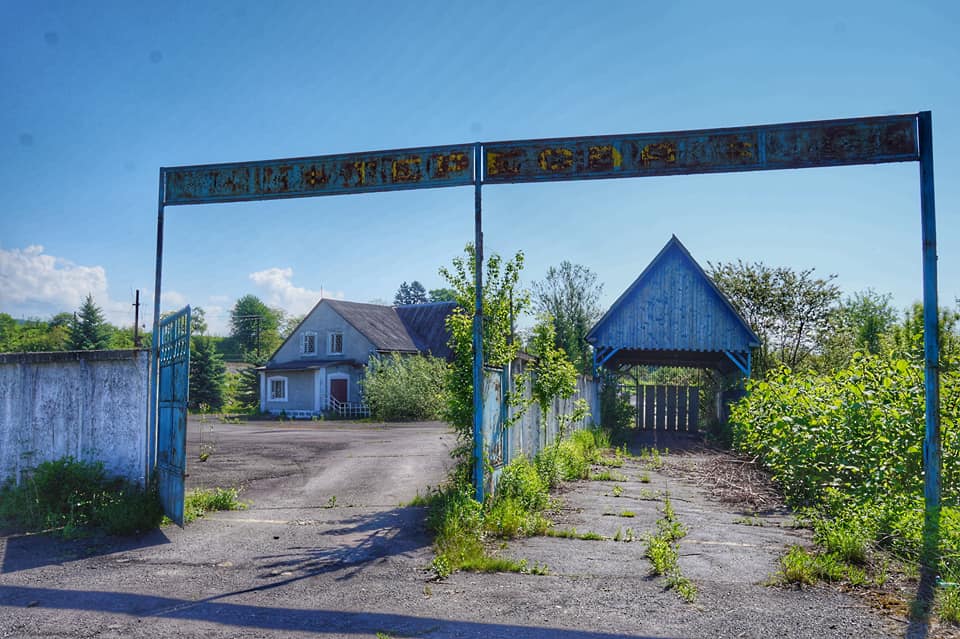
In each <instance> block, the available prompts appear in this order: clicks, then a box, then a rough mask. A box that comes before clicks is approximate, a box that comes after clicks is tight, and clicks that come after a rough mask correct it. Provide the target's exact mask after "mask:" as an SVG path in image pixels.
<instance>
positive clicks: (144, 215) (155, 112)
mask: <svg viewBox="0 0 960 639" xmlns="http://www.w3.org/2000/svg"><path fill="white" fill-rule="evenodd" d="M958 33H960V5H958V4H957V3H955V2H951V1H946V0H944V1H941V2H913V3H909V4H907V3H899V2H878V1H871V2H838V1H837V0H834V1H833V2H806V3H777V2H769V0H767V1H765V2H756V3H746V2H743V3H737V2H733V3H717V2H712V1H711V2H675V3H662V2H658V3H653V2H610V3H598V4H593V3H584V2H570V3H564V2H543V3H535V2H512V3H510V2H503V3H493V2H472V3H469V4H468V3H460V2H449V1H448V2H432V1H424V2H419V3H392V2H376V1H373V2H366V3H336V2H279V3H262V2H258V3H253V2H240V1H231V2H189V3H188V2H163V3H151V4H149V5H143V4H140V3H110V2H56V3H50V2H23V3H9V4H6V5H5V8H4V19H3V20H2V21H0V87H3V88H2V90H0V194H2V199H0V312H7V313H10V314H12V315H14V316H15V317H29V316H40V317H47V316H49V315H51V314H52V313H55V312H58V311H64V310H66V311H70V310H74V309H75V308H76V307H77V306H78V305H79V303H80V301H81V299H82V297H83V296H84V295H86V294H87V293H88V292H91V293H93V294H94V296H95V298H96V300H97V302H98V304H100V305H101V306H103V307H104V309H105V310H106V311H107V315H108V318H109V319H110V320H111V321H112V322H114V323H117V324H125V325H130V324H132V321H133V320H132V306H131V303H132V302H133V294H134V293H133V292H134V290H135V289H137V288H139V289H141V291H142V292H141V295H142V297H143V298H144V301H145V306H144V309H143V311H142V312H143V313H145V314H146V316H147V317H149V316H150V314H151V313H152V295H153V293H152V291H153V279H154V261H155V242H156V199H157V179H158V169H159V167H160V166H175V165H182V164H200V163H208V162H228V161H242V160H258V159H270V158H282V157H294V156H304V155H321V154H328V153H345V152H354V151H368V150H378V149H390V148H403V147H410V146H426V145H434V144H436V145H441V144H456V143H462V142H473V141H489V140H505V139H518V138H519V139H523V138H538V137H556V136H574V135H591V134H614V133H634V132H645V131H668V130H678V129H696V128H713V127H723V126H736V125H748V124H762V123H772V122H790V121H798V120H815V119H828V118H841V117H854V116H867V115H882V114H889V113H910V112H916V111H919V110H927V109H929V110H932V111H933V120H934V151H935V167H936V178H937V180H936V189H937V192H936V196H937V217H938V239H939V254H940V298H941V303H943V304H948V305H953V304H954V300H955V298H956V297H957V296H960V286H958V281H960V277H958V276H960V221H958V215H957V213H958V207H960V183H958V180H957V175H958V169H960V162H958V160H957V159H956V156H957V152H956V150H957V149H960V101H958V98H960V37H958V36H957V34H958ZM917 173H918V169H917V166H916V164H897V165H882V166H867V167H847V168H834V169H808V170H801V171H788V172H783V171H775V172H762V173H744V174H728V175H704V176H682V177H664V178H645V179H632V180H631V179H625V180H605V181H589V182H571V183H552V184H534V185H508V186H488V187H486V188H485V189H484V231H485V241H486V245H487V249H488V250H496V251H498V252H500V253H501V254H512V253H513V252H514V251H516V250H518V249H522V250H523V251H524V252H525V254H526V257H527V267H526V269H525V279H526V280H527V282H528V283H529V282H531V281H533V280H537V279H540V278H542V277H543V275H544V273H545V271H546V270H547V268H548V267H549V266H551V265H556V264H559V262H560V261H562V260H565V259H566V260H571V261H573V262H577V263H581V264H585V265H587V266H589V267H590V268H591V269H593V270H594V271H595V272H596V273H597V274H598V275H599V277H600V279H601V281H603V282H604V285H605V299H604V300H603V302H604V304H609V303H611V302H612V301H613V300H614V299H616V297H617V296H618V295H619V294H620V292H621V291H622V290H623V289H624V288H625V287H627V286H628V285H629V284H630V282H632V281H633V279H634V278H636V277H637V275H639V273H640V271H641V270H642V269H643V267H644V266H645V265H646V264H647V263H648V262H649V260H650V259H652V258H653V256H654V255H655V254H656V253H657V251H659V249H660V248H661V247H662V246H663V244H664V243H665V242H666V241H667V240H668V239H669V238H670V235H671V234H676V235H677V236H678V237H679V238H680V239H681V240H682V241H683V242H684V244H685V245H686V246H687V247H688V248H689V249H690V251H691V253H692V254H693V255H694V257H695V258H697V259H698V261H700V263H701V264H703V265H704V266H706V264H707V262H708V261H713V262H716V261H729V260H736V259H743V260H746V261H762V262H765V263H766V264H769V265H771V266H780V265H782V266H790V267H793V268H797V269H802V268H808V267H815V268H816V270H817V273H820V274H828V273H836V274H837V275H838V280H837V281H838V283H839V284H840V286H841V287H842V288H843V289H844V291H846V292H848V293H850V292H854V291H859V290H863V289H865V288H867V287H872V288H874V289H876V290H877V291H880V292H889V293H891V294H892V295H893V297H894V302H895V303H896V304H897V306H906V305H908V304H910V303H912V302H913V301H915V300H918V299H919V297H920V292H921V276H920V248H921V246H920V224H919V186H918V177H917ZM166 220H167V228H166V234H165V243H166V250H165V263H164V291H165V293H166V297H165V299H164V304H163V306H164V308H174V307H179V306H180V305H182V304H183V303H190V304H193V305H200V306H203V307H204V308H205V309H207V313H208V319H209V321H210V324H211V326H212V328H213V329H214V331H218V332H223V331H225V330H226V322H227V313H228V310H229V308H230V306H231V305H232V304H233V302H234V300H235V299H236V298H237V297H239V296H241V295H244V294H246V293H254V294H256V295H258V296H260V297H261V298H263V299H264V300H265V301H267V302H268V303H270V304H272V305H276V306H280V307H282V308H285V309H286V310H287V311H289V312H292V313H302V312H304V311H305V310H307V309H308V308H309V307H310V306H311V305H312V304H313V303H314V302H315V301H316V299H317V298H318V296H319V294H320V291H321V288H322V290H323V291H324V293H325V294H326V295H328V296H338V297H343V298H345V299H349V300H355V301H370V300H376V299H382V300H390V299H392V297H393V294H394V292H395V291H396V289H397V287H398V285H399V284H400V282H401V281H404V280H406V281H410V280H414V279H417V280H420V281H421V282H423V284H424V285H425V286H426V287H427V288H434V287H438V286H441V285H442V282H441V280H440V278H439V276H438V274H437V268H438V267H439V266H440V265H442V264H448V263H449V262H450V259H451V258H452V257H453V256H454V255H457V254H458V253H460V252H461V251H462V249H463V246H464V244H465V243H467V242H469V241H471V240H472V238H473V192H472V188H471V187H465V188H464V187H461V188H449V189H436V190H421V191H407V192H394V193H381V194H368V195H352V196H338V197H327V198H310V199H297V200H285V201H273V202H257V203H244V204H217V205H204V206H190V207H170V208H168V209H167V216H166Z"/></svg>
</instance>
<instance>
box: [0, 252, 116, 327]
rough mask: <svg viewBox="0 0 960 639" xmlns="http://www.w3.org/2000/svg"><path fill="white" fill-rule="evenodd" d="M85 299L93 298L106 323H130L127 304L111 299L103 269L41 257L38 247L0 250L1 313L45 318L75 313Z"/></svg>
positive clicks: (60, 258) (42, 254)
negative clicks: (89, 296) (58, 314)
mask: <svg viewBox="0 0 960 639" xmlns="http://www.w3.org/2000/svg"><path fill="white" fill-rule="evenodd" d="M87 295H92V296H93V299H94V301H95V302H96V304H97V306H99V307H100V308H101V309H103V311H104V315H105V317H106V318H107V321H110V322H113V323H115V324H122V325H127V324H132V323H133V313H132V311H133V309H132V307H131V306H130V304H128V303H126V302H116V301H113V300H111V299H110V296H109V293H108V292H107V272H106V270H105V269H104V268H103V267H102V266H83V265H80V264H75V263H74V262H71V261H70V260H67V259H64V258H62V257H56V256H54V255H49V254H46V253H44V250H43V247H42V246H40V245H38V244H34V245H31V246H28V247H26V248H24V249H17V248H15V249H10V250H7V249H3V248H0V311H2V312H5V313H9V314H11V315H13V316H15V317H40V318H47V317H49V316H51V315H53V314H55V313H60V312H63V311H68V312H69V311H73V310H76V309H77V308H79V307H80V305H81V304H82V303H83V300H84V298H85V297H86V296H87ZM131 302H132V300H131Z"/></svg>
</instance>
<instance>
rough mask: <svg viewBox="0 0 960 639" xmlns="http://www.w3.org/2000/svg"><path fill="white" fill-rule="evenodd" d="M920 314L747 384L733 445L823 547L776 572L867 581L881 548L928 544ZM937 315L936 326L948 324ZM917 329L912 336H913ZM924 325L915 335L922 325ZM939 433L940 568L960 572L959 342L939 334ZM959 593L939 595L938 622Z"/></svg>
mask: <svg viewBox="0 0 960 639" xmlns="http://www.w3.org/2000/svg"><path fill="white" fill-rule="evenodd" d="M919 316H920V314H919V313H918V312H917V311H916V310H915V311H914V312H912V313H908V315H907V318H906V319H905V321H904V324H903V325H901V326H897V327H894V328H893V329H891V330H890V331H889V332H888V333H886V334H881V335H879V336H876V335H873V333H871V332H869V331H868V332H866V333H864V334H862V335H861V336H860V338H859V339H861V341H862V342H863V344H864V345H865V346H870V347H871V348H872V346H871V345H875V344H878V343H879V344H880V345H881V347H880V348H879V350H880V353H879V354H870V353H861V352H857V353H855V354H854V355H853V356H852V357H851V358H850V359H849V361H848V362H847V363H846V364H845V365H843V366H841V367H839V368H836V369H835V370H833V371H831V372H829V373H826V374H818V373H816V372H813V371H807V372H791V371H790V370H788V369H778V370H776V371H772V372H771V373H770V374H768V375H767V376H766V377H765V378H764V379H762V380H757V381H754V382H751V383H749V384H748V390H749V394H748V396H747V397H746V398H744V399H743V400H741V401H740V402H739V403H738V404H736V405H735V406H734V407H733V409H732V414H731V423H732V431H733V441H734V445H735V446H736V447H737V448H738V449H739V450H741V451H743V452H745V453H747V454H748V455H751V456H754V457H756V458H757V459H759V460H760V461H761V462H762V463H763V464H764V465H765V466H766V467H767V468H768V469H769V470H770V472H771V473H772V475H773V478H774V480H775V481H776V482H777V483H778V484H779V485H780V487H781V488H782V490H783V492H784V494H785V495H786V497H787V500H788V502H789V504H790V505H791V506H793V507H795V508H799V509H802V510H803V511H804V512H805V514H806V517H807V519H808V520H809V521H810V522H811V524H812V525H813V528H814V531H815V541H816V542H817V544H818V546H819V548H820V551H819V552H815V553H812V554H811V553H808V552H806V551H802V550H801V549H794V550H791V551H790V553H789V554H788V555H787V556H786V557H785V558H784V560H783V566H782V570H781V580H782V581H786V582H792V583H808V582H809V581H810V580H816V579H822V580H828V581H832V580H837V579H843V580H845V581H847V582H849V583H852V584H862V583H864V582H867V581H869V579H868V576H867V575H868V573H869V572H870V570H869V567H870V564H871V558H872V556H873V555H874V553H875V551H876V550H877V549H885V550H887V551H889V552H892V553H893V554H894V556H896V557H898V558H900V559H901V560H903V561H905V562H907V563H908V564H911V565H915V564H916V563H918V562H920V560H921V557H922V556H923V555H924V553H925V552H930V551H931V550H932V548H931V547H930V546H929V545H928V546H927V547H926V548H925V544H924V533H923V512H924V499H923V468H924V464H923V452H922V442H923V440H924V428H925V426H924V405H923V401H922V397H923V395H924V380H923V366H922V362H921V360H920V359H919V349H918V345H919V344H921V343H922V330H920V329H918V326H917V322H916V318H917V317H919ZM949 322H950V317H949V314H946V315H945V314H943V313H941V323H942V324H943V323H949ZM911 330H912V331H914V332H913V335H912V336H911V337H909V338H908V337H907V336H906V333H907V332H909V331H911ZM918 330H920V332H917V331H918ZM941 341H942V342H944V344H945V349H944V350H945V352H944V355H943V357H942V359H941V378H940V393H941V425H942V430H941V438H942V455H943V457H942V486H943V495H944V500H943V504H944V506H943V510H942V512H941V517H940V523H939V539H938V542H939V552H940V556H941V562H940V566H941V574H942V575H944V578H945V579H947V580H949V581H957V577H960V511H958V509H957V501H956V498H957V494H958V493H957V490H958V488H960V448H958V445H960V435H958V430H957V427H956V425H957V419H958V417H960V383H958V382H960V377H958V366H957V364H958V361H957V359H956V355H955V348H953V347H952V342H953V341H954V338H953V336H952V331H950V330H949V329H948V330H946V331H945V332H944V338H943V339H942V340H941ZM955 600H957V601H960V599H958V598H957V597H955V596H954V593H953V592H952V591H949V590H948V591H943V593H942V596H941V603H940V614H941V616H942V618H945V619H946V618H950V617H951V615H952V614H953V613H952V612H951V611H952V610H953V609H954V604H953V602H954V601H955Z"/></svg>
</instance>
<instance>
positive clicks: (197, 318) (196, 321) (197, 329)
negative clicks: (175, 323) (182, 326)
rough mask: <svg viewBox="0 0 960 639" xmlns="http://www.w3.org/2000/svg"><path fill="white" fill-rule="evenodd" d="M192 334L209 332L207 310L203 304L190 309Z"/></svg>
mask: <svg viewBox="0 0 960 639" xmlns="http://www.w3.org/2000/svg"><path fill="white" fill-rule="evenodd" d="M190 334H191V335H193V336H197V335H206V334H207V312H206V311H204V310H203V307H202V306H194V307H193V308H191V309H190Z"/></svg>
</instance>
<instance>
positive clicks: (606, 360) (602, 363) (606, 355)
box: [597, 347, 620, 367]
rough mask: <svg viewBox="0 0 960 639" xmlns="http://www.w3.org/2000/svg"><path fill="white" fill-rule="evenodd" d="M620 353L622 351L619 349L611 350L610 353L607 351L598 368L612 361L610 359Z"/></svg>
mask: <svg viewBox="0 0 960 639" xmlns="http://www.w3.org/2000/svg"><path fill="white" fill-rule="evenodd" d="M619 351H620V348H619V347H616V348H611V349H610V351H609V352H606V351H605V354H604V356H603V359H601V360H600V362H599V364H597V367H600V366H603V365H604V364H606V363H607V362H608V361H609V360H610V358H611V357H613V356H614V355H616V354H617V353H618V352H619Z"/></svg>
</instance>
